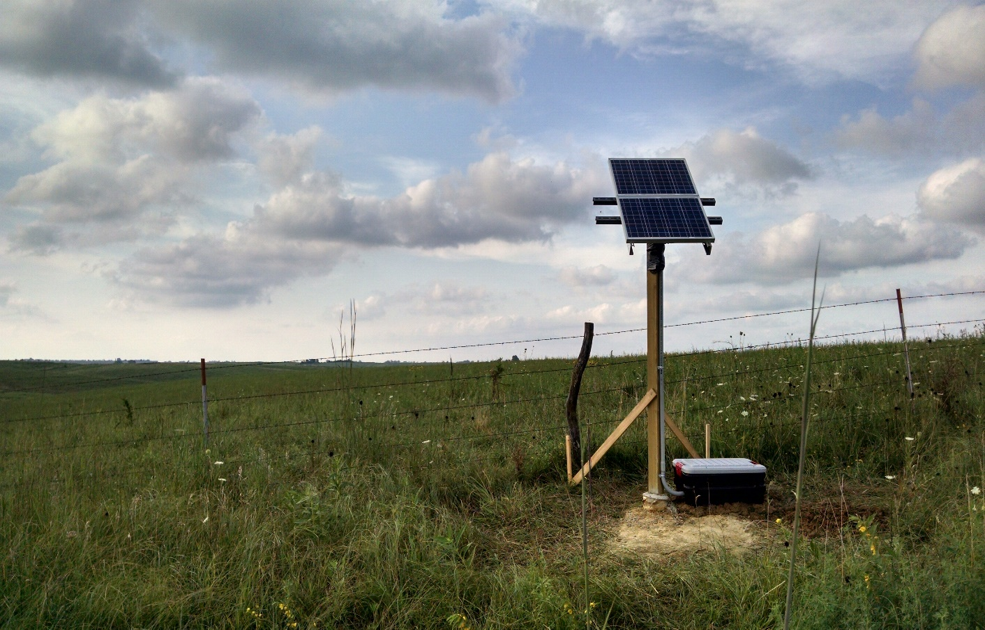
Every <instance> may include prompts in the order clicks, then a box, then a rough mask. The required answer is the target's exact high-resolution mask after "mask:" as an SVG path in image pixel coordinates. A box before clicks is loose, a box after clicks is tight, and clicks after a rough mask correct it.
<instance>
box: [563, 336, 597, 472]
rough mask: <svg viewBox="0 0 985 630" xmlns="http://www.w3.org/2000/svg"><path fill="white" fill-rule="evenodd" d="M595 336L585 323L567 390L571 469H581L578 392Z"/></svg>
mask: <svg viewBox="0 0 985 630" xmlns="http://www.w3.org/2000/svg"><path fill="white" fill-rule="evenodd" d="M594 336H595V324H593V323H592V322H585V336H584V338H583V339H582V341H581V352H580V353H579V354H578V360H577V361H575V370H574V372H572V373H571V388H570V389H569V390H568V401H567V405H566V411H567V416H568V436H569V437H570V438H571V441H570V445H568V444H567V443H566V448H567V449H568V452H569V453H571V455H570V457H571V459H572V460H573V461H574V464H575V465H574V466H572V467H569V470H571V468H575V469H580V468H581V461H582V460H581V431H580V430H579V428H578V392H579V390H580V389H581V376H582V374H583V373H584V372H585V366H587V365H588V358H589V357H590V356H591V354H592V338H593V337H594Z"/></svg>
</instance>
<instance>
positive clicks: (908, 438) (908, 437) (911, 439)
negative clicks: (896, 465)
mask: <svg viewBox="0 0 985 630" xmlns="http://www.w3.org/2000/svg"><path fill="white" fill-rule="evenodd" d="M903 439H904V440H906V441H907V442H912V441H913V440H915V439H916V438H911V437H910V436H909V435H908V436H906V437H905V438H903Z"/></svg>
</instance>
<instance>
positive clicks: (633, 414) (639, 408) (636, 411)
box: [571, 389, 657, 486]
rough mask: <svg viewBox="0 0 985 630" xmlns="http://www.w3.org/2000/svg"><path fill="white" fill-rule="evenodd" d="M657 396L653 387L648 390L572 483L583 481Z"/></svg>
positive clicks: (576, 483) (573, 478)
mask: <svg viewBox="0 0 985 630" xmlns="http://www.w3.org/2000/svg"><path fill="white" fill-rule="evenodd" d="M656 397H657V392H655V391H653V390H652V389H651V390H648V391H647V392H646V394H644V395H643V398H641V399H640V401H639V402H638V403H636V406H635V407H633V410H632V411H630V412H629V415H628V416H626V418H625V419H624V420H623V421H622V422H620V423H619V426H617V427H616V428H615V430H614V431H613V432H612V433H611V434H609V437H607V438H605V442H602V446H600V447H599V448H598V450H597V451H595V452H594V453H592V456H591V458H590V459H589V460H588V461H587V462H585V465H584V466H582V468H581V470H579V471H578V472H577V473H576V474H575V476H574V477H572V478H571V485H573V486H576V485H578V484H579V483H581V480H582V479H583V478H584V477H585V475H586V474H587V473H588V471H589V470H590V469H591V468H594V467H595V465H596V464H598V463H599V460H600V459H602V456H603V455H605V454H606V452H608V450H609V449H610V448H612V445H613V444H615V443H616V441H617V440H618V439H619V438H621V437H622V434H623V433H625V432H626V430H627V429H628V428H629V427H630V426H631V425H632V424H633V421H634V420H636V419H637V418H638V417H640V414H641V413H643V411H644V410H645V409H646V406H647V405H649V404H650V401H651V400H653V399H654V398H656Z"/></svg>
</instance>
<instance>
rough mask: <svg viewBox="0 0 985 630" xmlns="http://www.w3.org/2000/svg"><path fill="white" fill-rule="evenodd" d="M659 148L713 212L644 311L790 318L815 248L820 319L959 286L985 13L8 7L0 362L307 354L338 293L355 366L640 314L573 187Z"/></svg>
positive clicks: (791, 6)
mask: <svg viewBox="0 0 985 630" xmlns="http://www.w3.org/2000/svg"><path fill="white" fill-rule="evenodd" d="M670 156H673V157H684V158H686V159H687V160H688V164H689V166H690V168H691V171H692V173H693V175H694V177H695V180H696V183H697V185H698V189H699V192H700V193H701V195H702V196H713V197H716V198H717V200H718V206H717V207H716V208H715V212H714V214H720V215H722V216H723V217H724V219H725V224H724V225H723V226H721V227H718V228H716V229H715V232H716V236H717V242H716V244H715V247H714V251H713V253H712V255H711V256H705V254H704V251H703V250H702V248H701V247H700V246H698V245H672V246H669V247H668V267H667V271H666V293H665V303H666V311H667V313H666V321H667V323H668V324H674V323H686V322H693V321H698V320H707V319H716V318H723V317H731V316H739V315H744V314H750V313H760V312H764V311H773V310H784V309H796V308H800V307H805V306H809V304H810V285H811V276H812V272H813V264H814V255H815V252H816V250H817V247H818V243H819V242H820V245H821V276H822V277H821V283H822V284H823V285H824V286H825V287H826V294H825V301H826V302H827V303H829V304H835V303H841V302H850V301H858V300H872V299H879V298H887V297H893V296H894V295H895V289H896V288H897V287H899V288H901V289H903V292H904V294H905V295H918V294H924V293H942V292H959V291H975V290H982V289H985V244H983V236H985V5H981V4H979V5H976V4H969V3H960V2H950V1H934V0H924V1H920V2H907V3H901V2H899V0H870V1H867V2H862V3H860V2H858V1H857V0H825V1H823V2H817V1H816V0H810V1H809V0H779V1H776V0H773V1H770V2H767V1H766V0H681V1H679V2H656V1H654V2H647V1H641V0H595V1H592V0H446V1H445V2H439V1H435V0H372V1H370V0H366V1H364V2H363V1H360V2H351V1H346V0H282V1H281V0H271V1H269V2H252V1H247V0H5V1H4V2H3V4H2V6H0V339H2V341H0V358H3V359H10V358H27V357H34V358H52V359H55V358H61V359H65V358H78V359H83V358H85V359H97V358H115V357H125V358H149V359H158V360H197V359H198V358H199V357H207V358H209V359H215V360H219V359H229V360H282V359H302V358H306V357H331V356H332V355H333V352H338V350H339V317H340V313H341V312H342V311H343V309H346V305H348V304H349V303H350V300H352V301H354V303H355V305H356V312H357V327H356V339H357V341H356V353H357V354H365V353H378V352H384V351H390V350H401V349H412V348H422V347H433V346H452V345H462V344H475V343H484V342H497V341H505V340H523V339H533V338H541V337H550V336H564V335H578V334H580V332H581V329H582V323H583V322H585V321H593V322H595V324H596V330H597V332H606V331H618V330H624V329H631V328H640V327H642V326H645V320H644V314H645V277H644V274H645V272H644V262H645V261H644V258H645V257H644V256H641V255H639V253H637V255H635V256H629V255H628V251H627V247H626V245H625V243H624V237H623V234H622V230H621V229H620V228H619V227H612V226H596V225H595V224H594V220H593V216H594V215H595V214H597V213H598V209H596V208H593V207H592V206H591V198H592V196H593V195H611V194H613V192H614V191H613V188H612V184H611V180H610V176H609V174H608V168H607V162H606V160H607V158H609V157H670ZM983 304H985V301H983V299H982V297H981V296H977V297H975V296H972V297H963V298H950V299H937V300H924V301H922V302H918V301H913V302H912V306H908V313H907V318H908V323H913V324H917V323H933V322H936V321H951V320H955V319H972V318H979V317H982V316H983V315H982V313H983V312H985V308H983ZM830 313H831V314H830V315H825V316H824V318H823V319H822V322H821V331H820V333H821V334H825V333H827V334H834V333H841V332H852V331H858V330H868V329H877V328H880V327H882V326H888V327H892V326H895V325H897V324H898V319H896V317H897V315H896V309H895V305H894V304H880V305H874V306H871V307H866V308H852V309H847V308H846V309H834V310H832V311H831V312H830ZM345 327H346V328H348V317H346V323H345ZM966 327H967V328H970V326H966ZM806 328H807V316H806V315H791V316H788V317H779V318H757V319H749V320H736V321H732V322H727V323H722V324H718V325H714V326H682V327H677V328H673V329H668V332H667V343H668V347H670V348H672V349H688V348H692V347H699V348H706V347H725V346H726V345H727V344H728V343H730V342H731V343H738V340H739V339H740V338H741V340H742V342H743V343H745V344H749V343H754V344H755V343H764V342H776V341H781V340H784V339H788V338H790V337H791V336H802V335H803V334H804V333H805V332H806ZM740 331H741V332H742V335H740V334H739V333H740ZM333 343H334V346H335V349H334V351H333ZM579 345H580V344H579V342H578V341H577V340H575V341H565V342H536V343H521V344H513V345H504V346H492V347H482V348H476V349H457V350H449V351H440V352H432V353H418V354H414V355H401V356H398V357H396V358H415V359H424V360H447V359H448V358H449V356H452V357H454V358H457V359H465V358H495V357H497V356H509V355H512V354H518V355H521V356H524V355H525V356H530V357H537V356H558V355H573V354H576V353H577V350H578V346H579ZM643 347H644V337H643V335H641V334H639V333H625V334H617V335H609V336H603V337H600V338H599V339H598V340H597V341H596V352H597V353H608V352H615V353H622V352H636V351H641V350H642V349H643ZM381 358H386V357H385V356H384V357H381Z"/></svg>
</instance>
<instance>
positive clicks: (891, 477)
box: [886, 475, 896, 481]
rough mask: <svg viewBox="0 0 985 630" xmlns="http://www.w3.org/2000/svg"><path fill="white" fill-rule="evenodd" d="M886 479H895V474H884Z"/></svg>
mask: <svg viewBox="0 0 985 630" xmlns="http://www.w3.org/2000/svg"><path fill="white" fill-rule="evenodd" d="M886 479H889V480H890V481H892V480H893V479H896V475H886Z"/></svg>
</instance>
